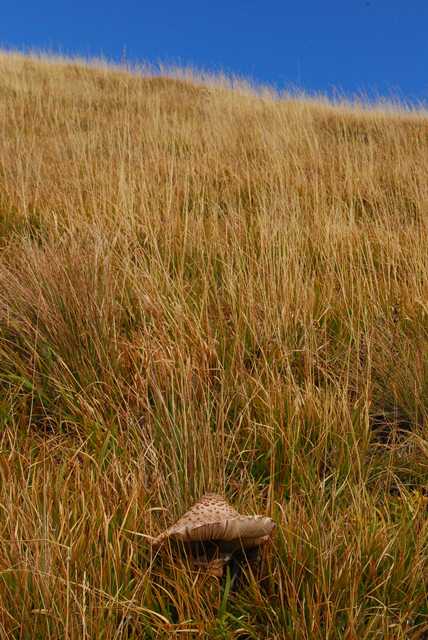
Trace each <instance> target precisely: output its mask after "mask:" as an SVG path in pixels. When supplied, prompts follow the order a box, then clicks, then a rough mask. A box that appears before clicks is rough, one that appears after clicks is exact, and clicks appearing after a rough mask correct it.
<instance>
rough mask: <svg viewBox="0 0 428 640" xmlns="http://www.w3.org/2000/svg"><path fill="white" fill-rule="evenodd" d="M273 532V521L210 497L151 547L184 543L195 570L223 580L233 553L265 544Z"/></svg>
mask: <svg viewBox="0 0 428 640" xmlns="http://www.w3.org/2000/svg"><path fill="white" fill-rule="evenodd" d="M274 528H275V523H274V521H273V520H272V519H271V518H267V517H264V516H243V515H241V514H240V513H238V511H236V510H235V509H233V507H231V506H230V505H229V504H228V503H227V502H226V501H225V500H224V498H222V497H221V496H219V495H217V494H215V493H207V494H205V495H204V496H203V497H202V498H201V499H200V500H198V502H196V503H195V504H194V505H193V506H192V507H191V508H190V509H189V511H187V512H186V513H185V514H184V515H183V516H182V517H181V518H180V519H179V520H178V521H177V522H176V523H175V524H173V525H172V526H171V527H169V528H168V529H167V530H166V531H164V532H163V533H161V534H160V535H159V536H158V537H157V538H152V539H151V543H152V544H153V546H159V545H161V544H162V543H163V542H165V541H167V540H170V541H175V542H178V543H183V544H184V547H185V548H186V549H187V550H188V551H190V555H191V556H192V558H193V564H194V565H195V566H196V567H201V568H205V569H206V570H207V571H208V573H210V574H211V575H216V576H219V577H220V576H221V575H222V574H223V569H224V566H225V565H226V564H227V563H228V562H229V560H231V559H232V556H233V554H234V552H236V551H239V550H244V551H245V550H246V549H251V548H255V547H259V546H260V545H263V544H265V543H266V542H268V540H269V539H270V538H271V535H272V532H273V530H274Z"/></svg>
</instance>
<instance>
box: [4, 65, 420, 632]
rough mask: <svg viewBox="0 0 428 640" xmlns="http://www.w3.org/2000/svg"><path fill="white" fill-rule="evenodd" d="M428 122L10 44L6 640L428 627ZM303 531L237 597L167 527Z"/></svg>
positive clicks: (285, 537) (269, 555) (286, 535)
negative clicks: (202, 504) (232, 512)
mask: <svg viewBox="0 0 428 640" xmlns="http://www.w3.org/2000/svg"><path fill="white" fill-rule="evenodd" d="M427 175H428V115H427V113H426V112H422V111H419V112H406V111H404V110H403V111H400V109H399V108H398V107H396V108H394V109H391V108H388V109H387V108H386V107H385V108H383V109H382V108H380V107H377V108H369V107H365V106H364V105H360V106H351V105H346V104H341V105H336V106H334V105H332V104H329V103H328V102H327V101H321V100H319V101H316V100H303V99H296V98H295V99H291V98H289V99H281V100H280V99H278V98H276V97H275V96H274V95H269V93H267V92H265V93H262V94H259V95H257V94H256V93H251V91H249V90H248V89H246V88H243V87H239V86H238V87H236V88H235V89H233V90H231V89H230V88H229V87H228V86H227V85H226V84H225V83H223V84H221V83H220V82H217V83H214V82H213V83H212V84H209V83H206V82H205V83H198V81H197V79H195V80H194V81H192V80H189V79H187V80H180V79H165V78H160V77H158V78H154V77H153V78H150V77H146V78H144V77H141V76H140V77H139V76H137V75H135V74H134V75H133V74H131V73H128V72H125V71H121V70H119V69H109V68H102V67H101V66H100V67H98V68H96V67H94V66H92V67H88V66H84V65H81V64H77V63H76V64H74V63H63V62H61V61H54V60H51V61H49V60H36V59H30V58H25V57H21V56H18V55H6V54H3V55H1V56H0V638H1V639H2V640H3V639H6V638H21V639H25V640H27V639H28V640H30V639H31V640H33V639H42V638H43V639H44V638H47V639H53V638H55V639H56V638H58V639H60V638H61V639H63V638H70V639H80V638H83V639H98V640H101V639H102V640H113V639H115V640H117V639H124V638H127V639H134V640H136V639H137V638H138V639H141V638H147V639H149V638H166V639H168V638H174V637H177V638H218V639H220V638H223V639H229V638H230V639H234V638H240V639H244V638H254V639H270V640H274V639H275V640H282V639H289V640H292V639H299V640H300V639H307V640H317V639H319V640H324V639H336V638H337V639H339V638H346V639H348V640H352V639H354V638H355V639H358V640H363V639H368V638H370V639H371V638H378V639H379V640H396V639H403V640H404V639H409V638H412V639H415V640H416V639H423V638H427V637H428V604H427V588H428V522H427V519H426V512H427V499H428V485H427V482H428V439H427V425H428V251H427V233H428V180H427ZM204 491H216V492H220V493H222V492H224V493H225V495H226V496H227V498H228V499H229V500H230V501H231V503H232V504H233V505H234V506H235V507H236V508H237V509H239V510H240V511H242V512H244V513H260V514H266V515H269V516H271V517H272V518H274V520H275V521H276V523H277V533H276V536H275V539H274V543H273V545H272V546H271V547H269V548H268V549H266V551H265V554H264V559H263V563H262V566H261V567H260V568H259V570H258V572H256V573H255V574H254V575H251V573H250V572H249V571H248V577H247V579H246V580H243V581H242V584H241V585H240V588H239V589H238V590H236V591H235V592H233V593H230V594H228V593H227V589H226V591H225V590H224V588H225V583H224V582H221V581H219V580H218V579H217V578H215V577H207V576H204V575H199V576H198V575H197V574H195V573H193V572H191V571H190V570H189V569H188V568H186V566H185V565H184V564H180V563H176V562H174V561H173V559H172V558H171V557H169V555H168V553H164V554H161V556H155V555H154V554H153V552H152V550H151V548H150V546H149V545H148V544H147V542H146V540H145V538H144V537H142V536H141V535H139V534H147V535H152V536H154V535H157V534H158V533H159V532H160V531H161V530H162V529H163V528H164V527H166V526H167V525H169V524H171V523H172V522H173V521H174V519H175V518H176V517H177V516H179V515H180V514H181V513H182V512H183V511H184V510H185V509H186V508H187V507H188V506H189V505H190V504H191V503H192V501H193V500H194V499H195V498H198V497H199V496H200V495H201V494H202V493H203V492H204Z"/></svg>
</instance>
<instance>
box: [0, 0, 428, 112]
mask: <svg viewBox="0 0 428 640" xmlns="http://www.w3.org/2000/svg"><path fill="white" fill-rule="evenodd" d="M0 46H1V47H3V48H19V49H28V48H35V49H48V50H50V51H57V52H62V53H65V54H81V55H83V56H85V57H87V56H90V57H92V56H99V55H103V56H104V57H107V58H109V59H112V60H120V59H121V57H122V55H123V52H124V51H125V52H126V57H127V59H128V61H130V62H143V61H148V62H152V63H156V62H166V63H170V64H171V63H174V64H179V65H182V66H186V65H191V66H194V67H196V68H202V69H205V70H213V71H218V70H222V71H226V72H231V73H234V74H238V75H244V76H246V77H249V78H252V79H253V80H255V81H256V82H259V83H268V84H273V85H275V86H276V87H278V88H280V89H282V88H287V86H289V85H297V86H299V87H301V88H303V89H306V90H307V91H310V92H323V93H331V92H332V90H333V88H336V90H338V91H339V92H343V93H345V94H347V95H349V94H356V93H361V92H366V93H368V94H369V95H374V96H376V95H380V96H382V95H383V96H388V97H390V96H391V94H393V95H395V96H400V97H402V98H404V99H407V100H409V101H420V100H423V101H428V0H324V1H318V0H295V1H290V0H282V1H280V0H258V1H256V0H248V1H246V2H245V1H243V0H229V1H226V0H215V1H209V0H205V2H204V1H203V0H199V1H196V0H176V1H172V0H157V1H156V0H152V1H150V2H148V1H147V0H122V1H120V0H115V1H113V0H86V1H83V0H2V2H1V12H0Z"/></svg>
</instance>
